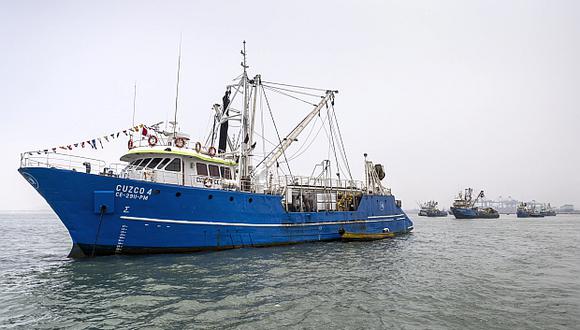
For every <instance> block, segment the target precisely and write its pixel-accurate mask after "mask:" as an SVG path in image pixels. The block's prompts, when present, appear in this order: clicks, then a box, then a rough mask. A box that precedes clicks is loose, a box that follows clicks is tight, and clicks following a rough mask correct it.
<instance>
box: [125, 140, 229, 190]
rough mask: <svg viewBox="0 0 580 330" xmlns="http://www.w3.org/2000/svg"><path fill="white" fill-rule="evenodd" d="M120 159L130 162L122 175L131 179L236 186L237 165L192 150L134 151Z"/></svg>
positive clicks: (206, 186) (219, 187)
mask: <svg viewBox="0 0 580 330" xmlns="http://www.w3.org/2000/svg"><path fill="white" fill-rule="evenodd" d="M121 160H122V161H125V162H128V165H127V166H126V167H125V168H124V169H123V171H122V173H121V176H122V177H126V178H129V179H135V180H145V181H151V182H158V183H168V184H180V185H186V186H191V187H205V188H215V189H235V186H236V184H235V182H236V181H235V167H236V163H235V162H233V161H228V160H224V159H222V158H217V157H211V156H208V155H204V154H201V153H197V152H195V151H193V150H191V151H190V150H187V151H184V150H180V151H172V150H170V149H169V150H167V149H161V150H157V149H154V148H135V149H132V150H130V151H129V152H128V153H127V154H125V155H124V156H123V157H121Z"/></svg>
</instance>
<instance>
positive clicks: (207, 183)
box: [203, 178, 213, 188]
mask: <svg viewBox="0 0 580 330" xmlns="http://www.w3.org/2000/svg"><path fill="white" fill-rule="evenodd" d="M212 184H213V182H212V180H211V179H210V178H205V179H204V180H203V185H204V186H206V187H207V188H210V187H211V185H212Z"/></svg>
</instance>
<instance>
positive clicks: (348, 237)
mask: <svg viewBox="0 0 580 330" xmlns="http://www.w3.org/2000/svg"><path fill="white" fill-rule="evenodd" d="M339 233H340V239H341V240H342V241H345V242H352V241H375V240H379V239H385V238H393V237H395V233H390V232H383V233H351V232H348V231H345V230H344V229H341V230H340V231H339Z"/></svg>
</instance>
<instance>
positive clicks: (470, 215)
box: [451, 207, 499, 219]
mask: <svg viewBox="0 0 580 330" xmlns="http://www.w3.org/2000/svg"><path fill="white" fill-rule="evenodd" d="M451 212H453V215H454V216H455V218H456V219H496V218H499V214H498V213H495V214H489V213H484V212H482V211H480V210H478V209H477V208H463V207H451Z"/></svg>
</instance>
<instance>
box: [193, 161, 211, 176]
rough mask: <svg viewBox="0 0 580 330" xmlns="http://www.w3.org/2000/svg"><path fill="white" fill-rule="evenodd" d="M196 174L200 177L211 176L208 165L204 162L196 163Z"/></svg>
mask: <svg viewBox="0 0 580 330" xmlns="http://www.w3.org/2000/svg"><path fill="white" fill-rule="evenodd" d="M195 173H197V175H199V176H209V171H208V169H207V164H206V163H202V162H195Z"/></svg>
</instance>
